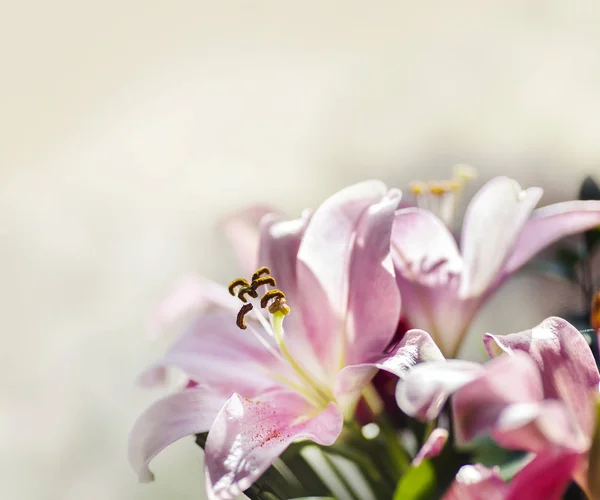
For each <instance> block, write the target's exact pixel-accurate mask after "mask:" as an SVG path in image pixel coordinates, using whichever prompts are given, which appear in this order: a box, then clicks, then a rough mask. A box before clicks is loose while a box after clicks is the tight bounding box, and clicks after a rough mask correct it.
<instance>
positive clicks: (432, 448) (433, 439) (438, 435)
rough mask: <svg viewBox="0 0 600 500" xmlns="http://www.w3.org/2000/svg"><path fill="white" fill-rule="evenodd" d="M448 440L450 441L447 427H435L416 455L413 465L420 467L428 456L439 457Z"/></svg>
mask: <svg viewBox="0 0 600 500" xmlns="http://www.w3.org/2000/svg"><path fill="white" fill-rule="evenodd" d="M446 441H448V430H447V429H442V428H441V427H438V428H436V429H433V431H431V434H429V436H428V438H427V441H425V443H423V446H421V449H420V450H419V451H418V453H417V454H416V455H415V458H414V459H413V461H412V463H411V465H412V466H413V467H418V466H419V464H420V463H421V462H422V461H423V460H425V459H426V458H433V457H437V456H438V455H439V454H440V453H441V452H442V450H443V449H444V445H445V444H446Z"/></svg>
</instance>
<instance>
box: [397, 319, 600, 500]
mask: <svg viewBox="0 0 600 500" xmlns="http://www.w3.org/2000/svg"><path fill="white" fill-rule="evenodd" d="M484 344H485V346H486V350H487V352H488V354H489V355H490V356H492V357H493V359H492V360H491V361H490V362H488V363H486V364H485V365H479V364H476V363H471V362H467V361H460V360H448V361H441V362H440V361H438V362H429V363H422V364H419V365H417V366H415V367H413V368H411V369H410V370H409V371H408V372H407V373H406V375H405V377H404V379H403V380H401V381H400V382H399V383H398V391H397V398H398V404H399V405H400V407H401V408H402V409H404V411H406V412H407V413H408V414H411V415H414V416H416V417H417V418H421V419H425V420H427V419H433V418H436V417H437V415H438V414H439V412H440V411H441V408H442V406H443V404H444V402H445V401H446V400H447V398H448V397H449V396H450V395H451V394H454V396H453V400H452V412H453V417H454V420H453V422H454V430H455V438H456V442H457V443H458V444H459V445H460V444H467V443H469V442H471V441H472V440H473V439H475V438H476V437H479V436H482V435H486V434H489V435H490V436H491V437H492V438H493V439H494V440H495V441H496V442H497V443H498V444H500V445H501V446H503V447H505V448H508V449H521V450H526V451H530V452H532V453H535V454H537V457H538V458H539V460H540V461H543V460H551V461H552V463H553V464H554V466H556V467H557V468H560V467H561V464H562V466H564V467H567V466H568V467H569V468H568V470H569V477H572V479H574V480H575V481H577V482H578V483H579V485H580V486H581V487H582V488H583V489H584V490H586V491H588V490H589V487H588V476H587V474H588V472H587V469H588V459H587V454H588V452H589V449H590V447H591V443H592V434H593V431H594V426H595V411H594V408H595V403H596V399H597V398H598V384H599V383H600V373H599V372H598V369H597V367H596V363H595V361H594V357H593V355H592V353H591V351H590V348H589V346H588V345H587V342H586V341H585V339H584V338H583V336H582V335H581V333H580V332H579V331H578V330H577V329H576V328H575V327H573V326H572V325H570V324H569V323H568V322H567V321H565V320H563V319H560V318H548V319H546V320H545V321H543V322H542V323H541V324H540V325H538V326H537V327H535V328H533V329H531V330H527V331H524V332H520V333H515V334H510V335H497V336H496V335H491V334H486V335H485V337H484ZM501 354H502V355H501ZM574 457H576V459H575V458H574ZM538 458H536V459H534V461H535V460H538ZM574 460H575V462H574V463H573V461H574ZM536 463H539V462H536Z"/></svg>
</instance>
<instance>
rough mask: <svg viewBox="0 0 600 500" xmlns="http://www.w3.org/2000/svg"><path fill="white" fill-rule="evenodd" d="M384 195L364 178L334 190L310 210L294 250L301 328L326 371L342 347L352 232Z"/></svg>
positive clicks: (382, 187)
mask: <svg viewBox="0 0 600 500" xmlns="http://www.w3.org/2000/svg"><path fill="white" fill-rule="evenodd" d="M386 193H387V188H386V187H385V185H384V184H383V183H381V182H379V181H366V182H362V183H359V184H355V185H353V186H350V187H347V188H345V189H343V190H341V191H339V192H338V193H336V194H334V195H333V196H331V197H330V198H328V199H327V200H325V202H323V204H322V205H321V206H320V207H319V208H318V209H317V210H316V212H315V213H314V214H313V216H312V218H311V220H310V223H309V224H308V227H307V228H306V232H305V233H304V237H303V239H302V243H301V244H300V248H299V250H298V262H297V269H296V271H297V278H298V286H299V288H300V290H302V293H299V294H298V299H299V306H300V310H301V313H302V318H303V321H304V326H305V329H306V333H307V335H308V336H309V338H310V342H311V344H312V345H313V347H314V350H315V353H316V355H317V357H318V359H319V360H320V362H321V365H322V366H324V367H331V371H332V373H334V372H335V373H337V370H339V368H340V366H339V365H340V363H339V361H338V360H341V357H342V351H343V348H344V347H345V344H344V338H343V336H344V335H345V333H346V332H345V325H344V324H343V320H344V319H345V317H346V310H347V306H348V281H349V276H348V274H349V269H350V259H351V255H352V248H353V245H354V242H355V238H356V231H357V229H358V227H359V224H360V220H361V217H362V216H363V214H364V213H365V211H366V210H367V209H368V208H369V207H370V206H371V205H374V204H377V203H379V202H380V201H381V200H382V199H383V198H384V197H385V195H386ZM324 248H326V249H327V252H326V254H327V257H326V258H324V255H325V254H324V251H323V249H324ZM336 333H337V334H336Z"/></svg>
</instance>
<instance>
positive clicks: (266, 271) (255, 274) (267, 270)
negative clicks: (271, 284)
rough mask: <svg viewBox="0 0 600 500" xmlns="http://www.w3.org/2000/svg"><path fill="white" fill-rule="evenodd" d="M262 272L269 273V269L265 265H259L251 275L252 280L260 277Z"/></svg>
mask: <svg viewBox="0 0 600 500" xmlns="http://www.w3.org/2000/svg"><path fill="white" fill-rule="evenodd" d="M263 274H271V270H270V269H269V268H268V267H266V266H263V267H259V268H258V269H257V270H256V272H255V273H254V274H253V275H252V282H254V281H256V280H257V279H258V278H260V277H261V276H262V275H263Z"/></svg>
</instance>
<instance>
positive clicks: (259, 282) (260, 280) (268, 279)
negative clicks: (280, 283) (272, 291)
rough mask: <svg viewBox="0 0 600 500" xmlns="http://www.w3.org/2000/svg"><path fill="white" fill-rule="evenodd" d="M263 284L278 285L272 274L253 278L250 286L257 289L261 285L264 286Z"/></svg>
mask: <svg viewBox="0 0 600 500" xmlns="http://www.w3.org/2000/svg"><path fill="white" fill-rule="evenodd" d="M254 274H256V273H254ZM263 285H271V286H277V282H276V281H275V278H273V277H272V276H265V277H264V278H256V279H253V280H252V284H251V285H250V287H251V288H252V290H254V291H256V289H257V288H258V287H259V286H263Z"/></svg>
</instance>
